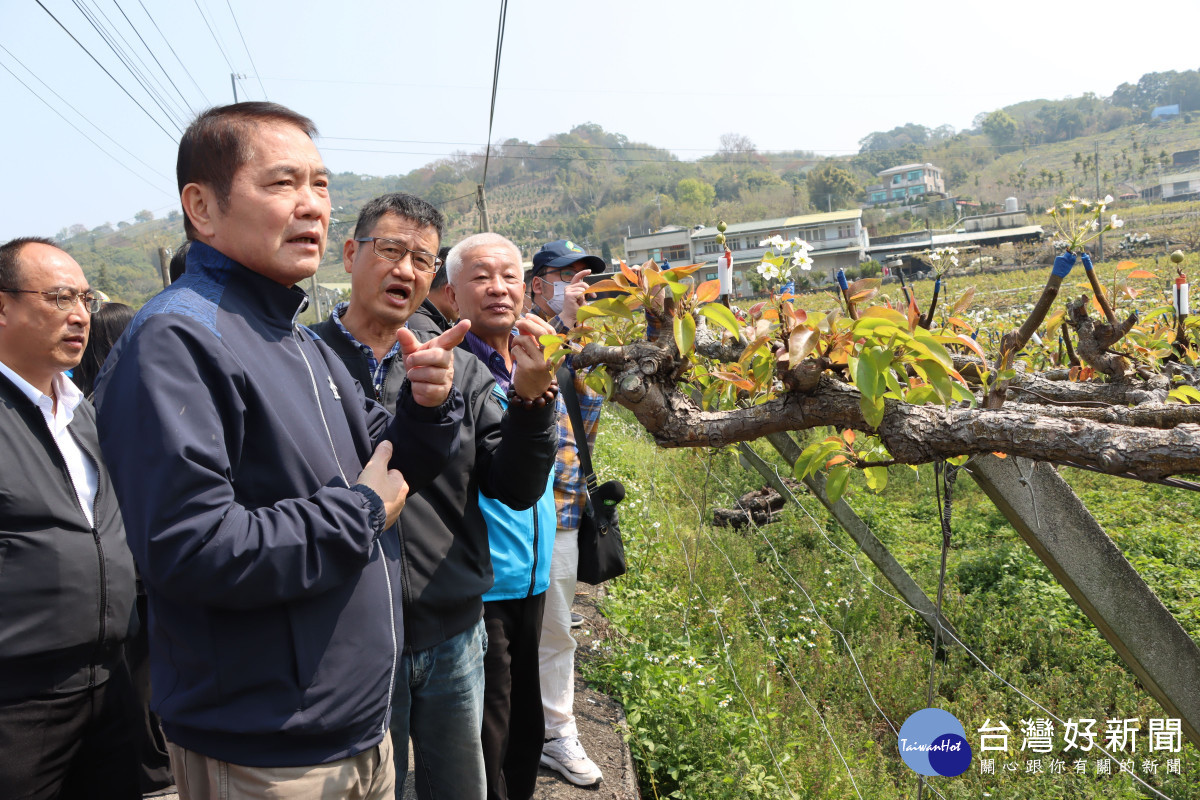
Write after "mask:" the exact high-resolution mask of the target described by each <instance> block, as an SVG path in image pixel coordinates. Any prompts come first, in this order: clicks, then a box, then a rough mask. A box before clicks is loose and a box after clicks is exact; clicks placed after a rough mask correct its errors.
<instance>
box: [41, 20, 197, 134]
mask: <svg viewBox="0 0 1200 800" xmlns="http://www.w3.org/2000/svg"><path fill="white" fill-rule="evenodd" d="M34 2H35V3H37V4H38V5H39V6H41V7H42V10H43V11H45V12H46V13H47V14H49V15H50V19H52V20H54V21H55V22H56V23H58V27H60V28H62V29H63V32H64V33H66V34H67V36H70V37H71V39H72V40H73V41H74V42H75V44H77V45H79V47H80V48H81V49H82V50H83V52H85V53H87V54H88V57H89V58H90V59H92V61H94V62H96V66H98V67H99V68H100V69H102V70H104V74H105V75H107V76H108V77H109V78H112V81H113V83H115V84H116V85H117V86H118V87H119V88H120V89H121V91H122V92H124V93H125V96H126V97H128V98H129V99H130V100H132V101H133V104H134V105H135V106H137V107H138V108H140V109H141V110H142V113H143V114H145V115H146V116H147V117H149V118H150V121H151V122H153V123H154V124H155V125H157V126H158V129H159V130H161V131H162V132H163V133H165V134H166V135H167V137H168V138H169V139H170V140H171V141H172V142H174V141H176V139H175V136H174V135H172V133H171V132H170V131H168V130H167V129H166V128H164V127H163V126H162V123H161V122H159V121H158V120H157V119H155V118H154V115H153V114H151V113H150V112H149V111H147V110H146V107H145V106H143V105H142V104H141V103H139V102H138V101H137V98H136V97H134V96H133V95H132V94H130V93H129V90H128V89H126V88H125V86H124V85H123V84H122V83H121V82H120V81H119V80H117V79H116V77H115V76H113V74H112V73H111V72H109V71H108V69H107V68H105V66H104V65H103V64H101V63H100V61H99V60H98V59H97V58H96V57H95V56H94V55H92V52H91V51H90V50H88V49H87V47H85V46H84V44H83V42H81V41H79V40H78V39H76V38H75V34H73V33H71V31H69V30H68V29H67V26H66V25H63V24H62V22H60V21H59V19H58V17H56V16H54V13H53V12H52V11H50V9H48V8H46V6H45V4H43V3H42V0H34Z"/></svg>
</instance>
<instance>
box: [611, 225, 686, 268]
mask: <svg viewBox="0 0 1200 800" xmlns="http://www.w3.org/2000/svg"><path fill="white" fill-rule="evenodd" d="M625 259H626V263H628V264H645V263H646V262H647V261H654V263H656V264H661V263H663V262H664V261H666V262H668V263H669V264H671V265H672V266H679V265H680V264H691V263H693V262H692V237H691V230H690V229H688V228H681V227H679V226H678V225H668V226H666V227H665V228H659V229H658V230H656V231H654V232H653V233H647V234H642V235H639V236H629V237H627V238H626V239H625Z"/></svg>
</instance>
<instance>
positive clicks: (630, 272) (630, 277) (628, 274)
mask: <svg viewBox="0 0 1200 800" xmlns="http://www.w3.org/2000/svg"><path fill="white" fill-rule="evenodd" d="M648 263H650V264H653V263H654V262H653V261H651V262H648ZM621 274H622V275H624V276H625V280H627V281H629V282H630V283H631V284H633V285H634V286H637V285H638V283H639V281H638V274H637V271H636V270H634V269H633V268H632V267H629V266H627V265H626V264H625V262H624V261H622V262H621Z"/></svg>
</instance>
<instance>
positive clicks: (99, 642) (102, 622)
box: [39, 414, 108, 689]
mask: <svg viewBox="0 0 1200 800" xmlns="http://www.w3.org/2000/svg"><path fill="white" fill-rule="evenodd" d="M39 416H40V414H39ZM45 421H46V419H45V417H44V416H43V417H42V422H43V423H45ZM46 432H47V433H49V434H50V440H51V441H52V442H54V449H55V450H57V451H58V457H59V458H61V459H62V471H63V476H64V477H66V479H67V485H68V486H70V487H71V494H72V495H73V496H74V497H75V505H76V506H77V507H78V508H79V513H80V515H81V516H82V517H83V520H84V522H87V518H88V516H87V512H86V511H85V510H84V508H83V503H82V502H80V500H79V492H78V490H76V489H75V480H74V478H72V477H71V470H70V469H68V468H67V457H66V456H65V455H63V451H62V447H60V446H59V444H58V440H57V439H56V438H55V437H54V431H53V430H51V429H50V425H49V424H48V423H47V424H46ZM67 435H68V436H70V437H72V438H73V439H75V443H76V444H77V445H79V450H80V451H81V452H82V453H83V454H84V455H86V456H87V457H88V458H89V459H91V462H92V468H93V469H95V470H96V507H99V505H100V504H99V500H100V489H101V481H100V462H99V460H98V459H97V458H96V457H95V456H94V455H93V454H92V451H91V450H88V449H87V447H86V446H85V445H84V443H83V442H81V441H79V439H78V438H76V437H75V435H74V434H73V433H72V432H71V428H70V426H69V425H68V426H67ZM95 513H96V509H95V508H93V509H92V515H93V517H94V516H95ZM88 528H89V530H91V532H92V542H93V544H95V545H96V561H97V566H98V567H99V584H100V602H99V606H98V607H97V609H96V616H97V624H96V651H95V655H94V657H93V658H92V661H91V663H90V664H88V689H94V688H96V662H97V661H98V660H99V658H100V655H101V653H102V651H103V648H104V636H105V634H106V633H107V631H108V625H107V619H106V617H107V615H106V614H105V613H104V611H105V609H106V608H107V607H108V571H107V570H106V569H105V567H104V544H103V543H102V542H101V541H100V529H99V528H97V527H96V525H95V523H91V524H89V525H88Z"/></svg>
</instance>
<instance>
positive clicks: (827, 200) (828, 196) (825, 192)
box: [808, 160, 860, 211]
mask: <svg viewBox="0 0 1200 800" xmlns="http://www.w3.org/2000/svg"><path fill="white" fill-rule="evenodd" d="M859 190H860V187H859V185H858V181H857V180H855V179H854V175H852V174H851V173H850V171H849V170H846V169H843V168H842V167H840V166H838V163H837V162H836V161H833V160H829V161H826V162H825V163H824V164H822V165H821V166H819V167H817V168H816V169H814V170H813V171H812V172H810V173H808V196H809V199H810V200H811V201H812V203H813V205H815V206H816V207H817V208H818V209H821V210H826V211H828V210H833V209H835V208H841V207H843V206H844V205H846V204H847V203H849V202H850V200H851V199H853V198H854V196H855V195H856V194H858V192H859Z"/></svg>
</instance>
